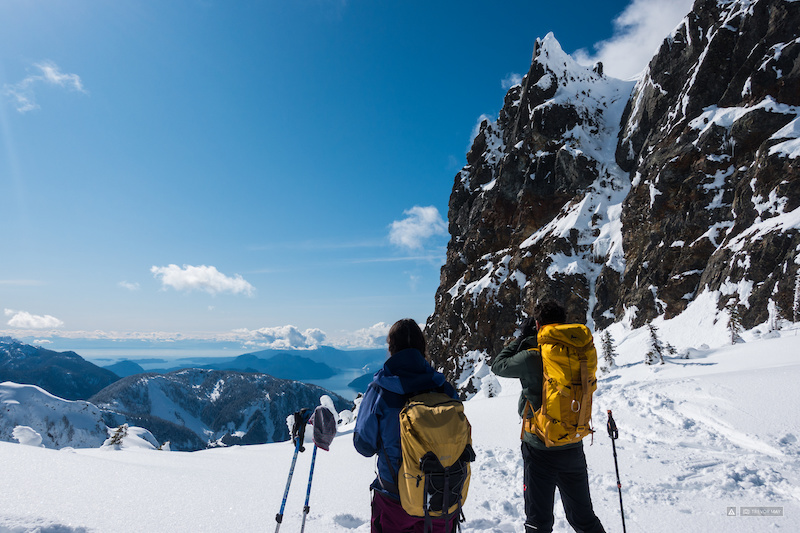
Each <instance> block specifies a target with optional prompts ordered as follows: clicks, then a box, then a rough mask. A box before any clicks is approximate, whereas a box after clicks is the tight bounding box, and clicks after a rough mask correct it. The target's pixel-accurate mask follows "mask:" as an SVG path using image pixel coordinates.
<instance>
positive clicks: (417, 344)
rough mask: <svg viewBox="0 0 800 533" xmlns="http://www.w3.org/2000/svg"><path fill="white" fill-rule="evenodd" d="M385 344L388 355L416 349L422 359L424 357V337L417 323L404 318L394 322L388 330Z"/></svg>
mask: <svg viewBox="0 0 800 533" xmlns="http://www.w3.org/2000/svg"><path fill="white" fill-rule="evenodd" d="M386 342H387V343H388V344H389V354H390V355H394V354H396V353H397V352H399V351H401V350H405V349H406V348H416V349H417V350H419V351H420V353H421V354H422V355H423V357H424V356H425V335H423V334H422V330H421V329H419V324H417V321H416V320H413V319H411V318H404V319H402V320H398V321H397V322H395V323H394V325H393V326H392V327H391V329H389V335H387V336H386Z"/></svg>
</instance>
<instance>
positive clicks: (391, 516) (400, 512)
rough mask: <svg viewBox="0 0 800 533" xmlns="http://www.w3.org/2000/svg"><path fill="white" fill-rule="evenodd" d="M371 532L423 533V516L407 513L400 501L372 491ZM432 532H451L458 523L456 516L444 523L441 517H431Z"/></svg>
mask: <svg viewBox="0 0 800 533" xmlns="http://www.w3.org/2000/svg"><path fill="white" fill-rule="evenodd" d="M372 494H373V496H372V522H371V523H372V529H371V530H370V531H371V532H372V533H424V531H425V518H422V517H418V516H411V515H409V514H408V513H407V512H406V511H405V509H403V506H402V505H400V502H398V501H396V500H393V499H392V498H390V497H388V496H385V495H383V494H381V493H380V492H378V491H373V492H372ZM432 524H433V533H453V532H455V530H456V526H457V525H458V517H455V516H451V517H450V519H449V520H448V521H447V523H445V521H444V520H443V519H441V518H433V519H432Z"/></svg>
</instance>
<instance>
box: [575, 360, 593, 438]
mask: <svg viewBox="0 0 800 533" xmlns="http://www.w3.org/2000/svg"><path fill="white" fill-rule="evenodd" d="M578 358H579V359H580V365H581V388H582V389H583V396H582V397H581V410H580V414H578V426H585V425H586V423H587V422H588V421H589V417H590V416H591V412H590V411H589V407H588V406H589V402H590V401H591V398H592V393H591V392H590V391H589V366H588V365H589V362H588V361H587V360H586V352H585V351H583V350H581V352H580V354H579V355H578Z"/></svg>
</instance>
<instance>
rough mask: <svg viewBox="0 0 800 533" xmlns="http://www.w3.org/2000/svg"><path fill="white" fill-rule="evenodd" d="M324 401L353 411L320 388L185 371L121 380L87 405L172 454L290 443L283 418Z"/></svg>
mask: <svg viewBox="0 0 800 533" xmlns="http://www.w3.org/2000/svg"><path fill="white" fill-rule="evenodd" d="M323 395H328V396H330V397H331V398H332V399H333V401H334V405H335V406H336V408H337V409H338V410H345V409H350V408H352V404H351V403H350V402H348V401H346V400H345V399H344V398H342V397H340V396H338V395H336V394H333V393H331V392H329V391H327V390H325V389H323V388H322V387H317V386H316V385H307V384H305V383H300V382H297V381H288V380H283V379H277V378H274V377H272V376H268V375H266V374H257V373H245V372H235V371H225V370H205V369H197V368H195V369H186V370H178V371H175V372H170V373H168V374H152V373H151V374H139V375H136V376H130V377H127V378H123V379H122V380H120V381H118V382H117V383H114V384H113V385H111V386H110V387H107V388H105V389H103V390H102V391H100V392H99V393H98V394H96V395H95V396H93V397H92V398H91V399H90V401H91V402H92V403H93V404H95V405H97V406H98V407H99V408H100V409H102V410H103V411H105V419H106V424H108V425H109V426H111V427H114V426H118V425H120V424H123V423H131V424H135V425H137V426H142V427H146V428H147V429H149V430H150V432H151V433H152V434H153V435H154V436H155V437H156V439H158V441H159V442H162V443H163V442H166V441H170V446H171V448H172V449H175V450H184V451H189V450H198V449H203V448H206V447H208V446H213V445H226V446H230V445H234V444H263V443H267V442H278V441H284V440H288V439H289V430H288V428H287V426H286V417H287V416H288V415H290V414H291V413H294V412H296V411H299V410H300V409H301V408H304V407H307V408H312V409H313V408H314V407H316V406H317V405H319V404H320V398H321V397H322V396H323Z"/></svg>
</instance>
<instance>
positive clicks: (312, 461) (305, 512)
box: [300, 444, 317, 533]
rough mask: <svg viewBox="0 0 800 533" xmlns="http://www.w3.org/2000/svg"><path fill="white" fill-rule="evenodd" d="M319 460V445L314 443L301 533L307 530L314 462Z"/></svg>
mask: <svg viewBox="0 0 800 533" xmlns="http://www.w3.org/2000/svg"><path fill="white" fill-rule="evenodd" d="M316 462H317V445H316V444H315V445H314V453H312V454H311V470H310V471H309V473H308V488H307V489H306V504H305V505H304V506H303V525H302V526H300V533H303V532H304V531H305V530H306V516H308V512H309V511H310V510H311V507H309V506H308V500H309V499H310V498H311V480H312V479H314V463H316Z"/></svg>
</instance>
